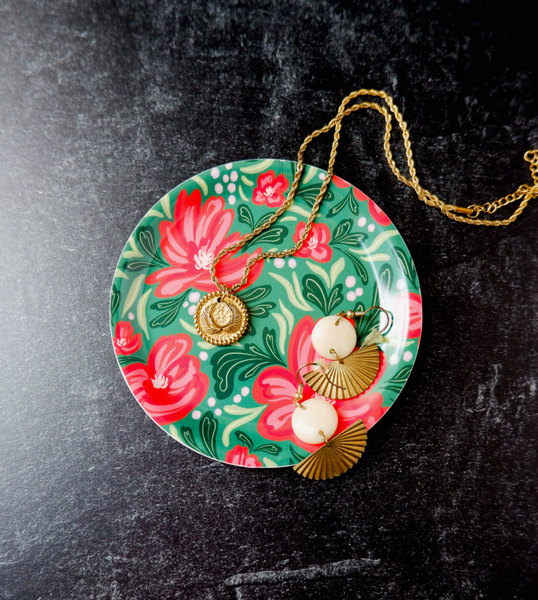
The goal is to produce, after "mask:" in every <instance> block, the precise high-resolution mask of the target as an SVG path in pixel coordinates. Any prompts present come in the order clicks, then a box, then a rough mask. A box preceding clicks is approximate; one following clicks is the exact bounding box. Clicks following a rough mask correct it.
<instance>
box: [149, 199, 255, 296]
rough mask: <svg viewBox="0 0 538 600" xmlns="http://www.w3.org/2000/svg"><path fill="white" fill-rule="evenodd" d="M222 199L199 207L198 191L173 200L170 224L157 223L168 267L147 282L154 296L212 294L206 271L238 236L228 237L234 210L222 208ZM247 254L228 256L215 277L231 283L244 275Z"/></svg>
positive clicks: (251, 278)
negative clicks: (191, 292)
mask: <svg viewBox="0 0 538 600" xmlns="http://www.w3.org/2000/svg"><path fill="white" fill-rule="evenodd" d="M224 204H225V203H224V199H223V198H219V197H215V196H212V197H211V198H208V200H207V201H206V202H205V203H204V204H203V205H202V196H201V194H200V191H199V190H194V192H193V193H192V194H191V195H190V196H189V195H188V194H187V192H186V191H185V190H181V191H180V193H179V194H178V198H177V201H176V210H175V213H174V220H173V221H162V222H161V223H160V224H159V232H160V234H161V243H160V247H161V251H162V253H163V255H164V257H165V259H166V260H167V261H168V262H169V263H170V266H169V267H165V268H164V269H160V270H158V271H156V272H155V273H152V274H151V275H150V276H149V277H147V279H146V283H148V284H149V285H151V284H155V283H156V284H157V287H156V288H155V295H156V296H159V297H161V298H166V297H169V296H176V295H177V294H180V293H181V292H182V291H184V290H185V289H187V288H190V287H194V288H196V289H198V290H202V291H204V292H213V291H215V284H214V283H213V281H212V279H211V275H210V272H209V268H210V266H211V262H212V261H213V259H214V258H215V256H216V255H217V254H218V253H219V252H220V251H221V250H222V249H223V248H224V247H226V246H230V245H231V244H234V243H235V242H237V241H238V240H239V239H240V237H241V235H240V234H239V233H237V232H236V233H232V234H231V235H228V234H229V231H230V227H231V226H232V223H233V221H234V218H235V211H234V210H232V209H228V210H225V209H224ZM249 258H250V255H248V254H243V255H242V256H234V257H233V258H230V257H228V258H227V260H226V261H222V262H219V264H218V265H217V269H216V275H217V277H218V279H219V281H221V282H222V283H226V284H230V285H232V284H234V283H236V282H237V280H238V279H241V277H242V275H243V269H244V268H245V264H246V262H247V261H248V259H249ZM262 269H263V263H262V262H258V263H256V264H255V265H254V267H252V269H251V271H250V274H249V279H248V281H247V285H252V283H254V281H256V279H257V278H258V277H259V275H260V273H261V271H262Z"/></svg>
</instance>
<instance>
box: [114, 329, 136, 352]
mask: <svg viewBox="0 0 538 600" xmlns="http://www.w3.org/2000/svg"><path fill="white" fill-rule="evenodd" d="M133 333H134V329H133V326H132V325H131V323H129V321H119V322H118V324H117V325H116V329H115V330H114V335H115V337H113V338H112V342H113V343H114V350H115V351H116V354H134V353H135V352H137V351H138V350H140V348H142V334H141V333H137V334H136V335H133Z"/></svg>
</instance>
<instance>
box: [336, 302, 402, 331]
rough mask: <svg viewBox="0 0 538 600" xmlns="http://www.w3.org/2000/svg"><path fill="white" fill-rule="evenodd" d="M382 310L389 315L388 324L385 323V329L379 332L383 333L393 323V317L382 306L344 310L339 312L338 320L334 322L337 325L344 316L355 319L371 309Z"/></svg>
mask: <svg viewBox="0 0 538 600" xmlns="http://www.w3.org/2000/svg"><path fill="white" fill-rule="evenodd" d="M374 309H377V310H382V311H383V312H384V313H385V315H386V316H387V324H386V325H385V327H383V329H382V330H381V331H380V332H379V333H383V332H384V331H386V330H387V328H388V326H389V325H390V323H391V318H390V315H389V313H388V312H387V311H386V310H385V309H384V308H383V307H382V306H370V308H368V309H367V310H364V311H363V310H348V311H345V310H342V311H341V312H339V313H337V314H336V316H337V317H338V318H337V319H336V321H335V322H334V324H335V325H338V324H339V323H340V320H341V319H342V317H347V318H348V319H353V318H355V317H364V315H365V314H366V313H367V312H369V311H370V310H374Z"/></svg>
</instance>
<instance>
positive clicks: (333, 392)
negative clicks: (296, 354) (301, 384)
mask: <svg viewBox="0 0 538 600" xmlns="http://www.w3.org/2000/svg"><path fill="white" fill-rule="evenodd" d="M374 309H376V310H381V311H383V312H384V313H385V315H386V316H387V323H386V325H385V327H384V328H383V329H382V330H381V331H378V330H377V329H374V330H372V332H371V333H370V334H369V335H368V336H367V337H366V339H365V340H364V342H363V344H362V346H361V347H360V348H358V349H357V350H355V351H353V349H354V348H355V346H356V342H357V334H356V333H355V328H354V327H353V325H352V324H351V323H350V322H349V321H347V320H346V319H343V320H342V317H348V318H353V317H364V315H365V314H366V313H367V312H369V311H370V310H374ZM389 325H390V317H389V314H388V312H387V311H386V310H385V309H384V308H381V307H380V306H372V307H370V308H369V309H368V310H366V311H364V312H363V311H347V312H344V311H342V312H340V313H338V314H337V315H334V316H331V317H325V318H323V319H321V320H320V321H318V323H317V324H316V326H315V327H314V330H313V331H312V344H313V346H314V348H315V349H316V350H317V352H318V353H319V354H321V355H322V356H323V357H324V358H330V359H334V360H332V361H331V362H329V363H327V364H326V365H325V367H324V373H320V372H319V370H318V371H309V372H308V373H305V374H304V375H303V377H304V380H305V382H306V383H307V384H308V386H309V387H310V388H312V389H313V390H314V391H315V392H317V393H318V394H321V395H322V396H325V397H326V398H332V399H334V400H346V399H347V398H353V397H355V396H358V395H359V394H362V392H364V390H366V389H367V388H369V387H370V385H372V382H373V381H374V379H375V378H376V376H377V373H378V372H379V363H380V355H379V348H378V347H377V344H378V343H379V342H381V341H382V340H383V336H382V335H381V334H382V333H383V332H384V331H386V330H387V329H388V327H389Z"/></svg>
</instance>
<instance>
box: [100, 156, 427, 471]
mask: <svg viewBox="0 0 538 600" xmlns="http://www.w3.org/2000/svg"><path fill="white" fill-rule="evenodd" d="M294 170H295V164H294V163H292V162H288V161H279V160H272V159H267V160H252V161H242V162H237V163H229V164H226V165H221V166H219V167H215V168H213V169H211V170H209V171H207V172H205V173H201V174H200V175H197V176H195V177H193V178H192V179H190V180H188V181H186V182H184V183H183V184H181V185H179V186H178V187H177V188H176V189H174V190H172V191H171V192H170V193H169V194H166V195H165V196H164V197H163V198H162V199H161V200H160V201H159V202H158V203H157V204H156V205H155V206H154V207H153V208H152V209H151V210H150V211H149V212H148V213H147V215H146V216H145V217H144V218H143V219H142V221H141V222H140V224H139V225H138V227H137V228H136V229H135V231H134V232H133V235H132V236H131V237H130V238H129V240H128V242H127V245H126V247H125V249H124V251H123V252H122V256H121V258H120V261H119V263H118V268H117V270H116V274H115V278H114V283H113V286H112V293H111V303H110V315H111V334H112V335H111V337H112V342H113V348H114V352H115V354H116V356H117V360H118V363H119V365H120V368H121V369H122V371H123V374H124V376H125V379H126V381H127V383H128V385H129V387H130V389H131V391H132V392H133V394H134V396H135V397H136V399H137V401H138V402H139V403H140V405H141V406H142V408H143V409H144V410H145V411H146V412H147V414H148V415H149V416H150V417H151V418H152V419H153V420H154V421H155V422H156V423H158V424H159V425H160V426H161V427H162V428H163V429H164V430H165V431H167V432H168V433H169V434H170V435H171V436H173V437H174V438H175V439H177V440H178V441H180V442H181V443H183V444H185V445H186V446H188V447H190V448H193V449H194V450H196V451H198V452H201V453H202V454H205V455H207V456H208V457H211V458H213V459H217V460H220V461H222V462H226V463H228V464H233V465H238V466H242V467H255V468H261V467H264V468H267V467H269V468H270V467H275V466H287V465H290V464H295V463H297V462H298V461H299V460H301V459H302V458H304V457H305V456H306V455H307V454H308V452H310V451H313V450H315V449H316V448H317V447H318V446H312V445H308V444H304V443H302V442H301V441H300V440H298V439H297V438H296V436H295V435H294V433H293V430H292V428H291V415H292V414H293V410H294V408H295V407H294V404H293V395H294V394H295V392H296V390H297V386H298V383H297V380H296V379H295V370H296V369H297V368H298V366H300V365H302V364H304V363H306V362H311V361H313V360H315V359H316V358H317V355H316V352H315V351H314V349H313V347H312V344H311V341H310V336H311V332H312V328H313V326H314V324H315V323H316V322H317V321H318V320H319V319H320V318H322V317H324V316H326V315H329V314H335V313H337V312H339V311H341V310H348V309H350V308H351V309H354V310H364V309H366V308H368V307H369V306H372V305H380V306H383V307H384V308H385V309H386V310H388V311H389V312H390V313H391V315H392V317H393V324H392V326H391V329H390V330H389V331H387V332H386V333H385V334H384V335H385V337H384V341H383V343H382V344H381V346H380V348H381V351H382V352H381V367H380V370H379V373H378V375H377V378H376V380H375V381H374V382H373V384H372V385H371V386H370V388H369V389H368V390H366V391H365V392H364V393H363V394H361V395H360V396H357V397H356V398H351V399H348V400H342V401H334V400H332V401H331V400H329V401H331V402H332V403H333V404H334V406H335V408H336V410H337V413H338V415H339V427H338V430H337V431H338V432H340V431H343V430H344V429H345V428H346V427H348V426H349V425H351V424H352V423H354V422H355V421H356V420H357V419H359V418H360V419H362V420H363V421H364V422H365V423H366V426H367V428H368V429H370V428H371V427H373V426H374V425H375V424H376V423H377V422H378V421H379V419H381V418H382V416H383V415H384V414H385V413H386V411H387V410H388V409H389V408H390V406H391V405H392V404H393V403H394V401H395V400H396V398H397V396H398V394H399V393H400V391H401V389H402V387H403V385H404V384H405V381H406V380H407V378H408V377H409V373H410V371H411V368H412V365H413V363H414V361H415V359H416V355H417V351H418V344H419V341H420V334H421V329H422V299H421V296H420V288H419V283H418V276H417V273H416V270H415V266H414V264H413V261H412V259H411V257H410V255H409V252H408V250H407V248H406V246H405V243H404V241H403V240H402V238H401V237H400V236H399V234H398V232H397V231H396V229H395V228H394V226H393V225H392V224H391V223H390V220H389V219H388V217H387V216H386V215H385V213H384V212H383V211H382V210H381V209H379V207H378V206H377V205H376V204H375V203H374V202H373V201H372V200H371V199H370V198H368V196H366V195H365V194H364V193H363V192H361V191H360V190H358V189H357V188H355V187H353V186H351V185H350V184H349V183H347V182H346V181H344V180H343V179H340V178H338V177H334V178H333V181H332V183H331V185H330V186H329V190H328V191H329V193H328V195H327V197H326V198H325V200H324V201H323V203H322V205H321V208H320V212H319V215H318V217H317V218H316V221H315V223H314V225H313V227H312V230H311V232H310V234H309V236H308V237H307V239H306V241H305V244H304V245H303V247H302V248H301V249H300V251H298V252H297V253H295V255H293V256H289V257H282V258H280V257H279V258H275V259H272V260H267V261H265V262H257V263H256V264H255V265H254V266H253V268H252V270H251V272H250V274H249V278H248V283H247V285H246V286H243V288H242V289H241V290H239V292H238V296H239V297H240V298H242V300H243V301H244V302H245V304H246V306H247V308H248V310H249V314H250V328H249V330H248V331H247V333H246V334H245V336H244V337H243V338H242V339H241V340H240V341H239V343H238V344H234V345H232V346H226V347H215V346H211V345H209V344H207V343H206V342H204V341H203V340H202V339H201V338H200V337H198V335H197V334H196V331H195V329H194V327H193V313H194V311H195V308H196V304H197V303H198V302H199V300H200V298H201V297H202V296H203V295H204V294H205V293H208V292H212V291H215V286H214V284H213V282H212V281H211V277H210V273H209V267H210V265H211V262H212V260H213V259H214V257H215V256H216V255H217V254H218V253H219V252H220V251H221V250H222V249H223V248H225V247H226V246H228V245H230V244H233V243H235V242H236V241H238V240H239V239H241V237H242V236H244V235H245V234H248V233H250V232H251V231H253V230H254V229H255V228H256V227H258V226H259V225H260V224H262V223H263V222H265V220H266V219H267V217H268V215H270V214H271V213H272V212H273V211H274V210H275V209H276V208H278V207H279V206H282V204H283V203H284V202H285V198H286V195H287V193H288V191H289V187H290V184H291V182H292V181H293V176H294ZM324 177H325V172H324V171H321V170H320V169H317V168H315V167H308V166H307V167H305V171H304V176H303V180H304V181H303V182H301V184H300V186H299V189H298V193H297V199H296V201H295V202H294V203H293V205H292V207H291V208H290V209H289V210H287V211H286V212H285V213H284V215H283V216H282V217H281V219H279V221H278V222H277V223H275V224H274V225H273V226H272V227H270V228H269V229H267V230H265V231H264V232H263V234H261V235H259V236H258V237H256V238H255V239H253V240H252V242H249V243H247V244H246V245H245V246H244V247H242V248H241V249H239V250H238V251H236V252H235V253H233V254H230V255H227V256H225V258H224V259H222V261H221V262H220V263H219V265H218V266H217V276H218V278H219V280H220V281H222V282H224V283H226V284H228V285H233V284H234V283H236V282H237V281H239V280H240V279H241V276H242V274H243V269H244V267H245V264H246V262H247V261H248V260H249V258H250V257H252V256H254V255H255V254H257V253H259V252H260V251H261V250H271V249H283V248H289V247H291V246H293V245H294V243H295V242H296V241H297V240H298V239H299V236H300V235H301V233H302V232H303V231H304V227H305V223H306V220H307V218H308V215H309V213H310V210H311V206H312V203H313V202H314V201H315V198H316V196H317V194H318V193H319V188H320V186H321V184H322V181H323V178H324ZM380 323H381V319H380V317H379V315H376V313H372V312H371V313H368V315H367V316H366V317H365V318H364V319H363V320H362V321H360V322H358V323H357V330H358V332H359V343H360V341H361V340H363V339H364V337H365V336H366V335H367V334H368V333H369V332H370V331H372V329H373V328H375V327H380ZM313 396H314V392H313V391H312V390H311V389H310V388H308V387H307V386H306V387H305V388H304V398H305V399H308V398H311V397H313Z"/></svg>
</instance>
